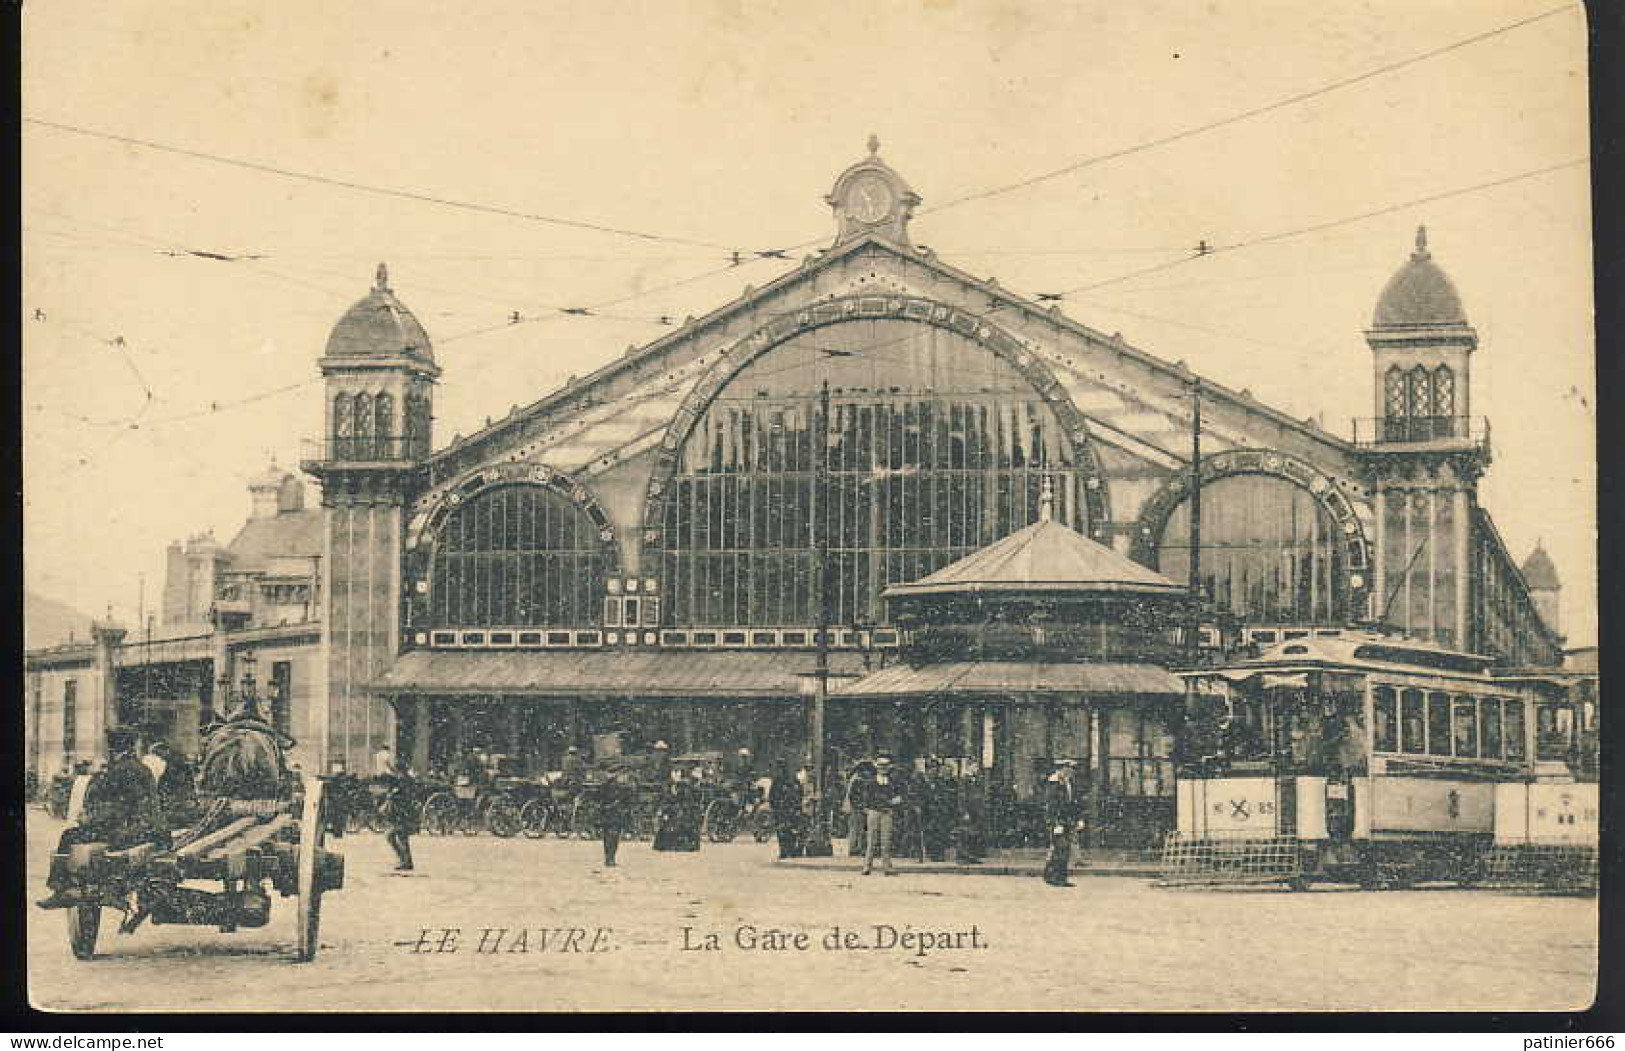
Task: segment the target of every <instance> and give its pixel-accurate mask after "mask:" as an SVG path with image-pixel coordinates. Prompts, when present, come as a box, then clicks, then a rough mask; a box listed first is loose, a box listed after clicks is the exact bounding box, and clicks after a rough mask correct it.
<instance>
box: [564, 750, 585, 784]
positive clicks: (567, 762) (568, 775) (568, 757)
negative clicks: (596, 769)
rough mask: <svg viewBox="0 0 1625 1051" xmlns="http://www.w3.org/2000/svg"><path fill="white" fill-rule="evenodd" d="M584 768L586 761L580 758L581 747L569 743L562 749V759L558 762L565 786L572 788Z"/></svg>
mask: <svg viewBox="0 0 1625 1051" xmlns="http://www.w3.org/2000/svg"><path fill="white" fill-rule="evenodd" d="M586 769H587V762H586V760H585V759H583V758H581V749H579V748H577V747H576V746H575V745H571V746H570V747H568V748H566V749H565V750H564V761H563V762H562V763H560V764H559V773H560V775H561V779H562V780H563V782H564V784H565V785H566V786H568V787H570V788H574V787H575V786H576V785H579V784H580V783H581V778H582V775H583V774H585V773H586Z"/></svg>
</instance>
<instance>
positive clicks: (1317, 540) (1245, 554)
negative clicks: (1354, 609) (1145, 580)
mask: <svg viewBox="0 0 1625 1051" xmlns="http://www.w3.org/2000/svg"><path fill="white" fill-rule="evenodd" d="M1157 569H1158V570H1159V571H1161V572H1162V574H1163V575H1164V576H1167V577H1170V578H1172V579H1174V580H1177V581H1180V582H1184V581H1186V580H1188V579H1190V501H1189V499H1186V500H1182V501H1180V503H1179V504H1178V505H1177V506H1176V507H1175V508H1174V510H1173V512H1172V513H1171V514H1170V515H1169V516H1168V522H1167V524H1166V525H1165V526H1164V527H1163V531H1162V538H1161V541H1160V542H1159V544H1158V547H1157ZM1201 569H1202V589H1203V592H1204V593H1205V594H1206V595H1207V597H1208V598H1209V600H1210V601H1212V602H1213V603H1214V604H1215V605H1217V607H1218V608H1219V609H1220V610H1222V611H1224V612H1227V613H1232V614H1234V615H1236V616H1238V617H1240V618H1241V619H1242V620H1244V621H1249V622H1251V623H1255V624H1257V623H1266V624H1267V623H1338V622H1341V621H1342V620H1344V619H1345V618H1346V613H1347V606H1348V596H1347V591H1348V586H1347V573H1346V571H1345V567H1344V564H1343V555H1342V545H1341V544H1340V542H1339V533H1338V531H1337V528H1336V524H1335V523H1334V522H1333V520H1332V516H1331V514H1330V513H1329V512H1328V511H1327V510H1326V509H1325V508H1324V507H1322V506H1321V505H1320V502H1319V501H1318V500H1316V499H1315V498H1314V496H1313V494H1311V493H1310V492H1309V490H1307V489H1305V488H1303V487H1302V486H1299V485H1296V484H1294V483H1292V482H1290V481H1288V480H1287V479H1285V478H1279V477H1276V476H1274V475H1264V474H1235V475H1229V476H1226V477H1223V478H1218V479H1215V480H1213V481H1211V482H1208V483H1207V484H1205V485H1204V486H1202V558H1201Z"/></svg>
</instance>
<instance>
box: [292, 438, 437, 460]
mask: <svg viewBox="0 0 1625 1051" xmlns="http://www.w3.org/2000/svg"><path fill="white" fill-rule="evenodd" d="M428 455H429V442H428V440H427V439H425V438H419V437H403V438H381V437H377V436H371V435H369V436H365V437H351V438H329V439H326V440H319V439H306V441H305V443H304V450H303V456H302V459H303V460H304V461H305V462H307V463H400V462H402V461H404V460H421V459H423V458H424V457H426V456H428Z"/></svg>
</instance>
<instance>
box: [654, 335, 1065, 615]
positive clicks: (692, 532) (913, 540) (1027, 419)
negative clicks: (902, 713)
mask: <svg viewBox="0 0 1625 1051" xmlns="http://www.w3.org/2000/svg"><path fill="white" fill-rule="evenodd" d="M823 381H827V382H828V384H829V388H830V419H829V421H828V423H827V427H821V425H820V422H819V418H818V413H819V389H820V384H821V382H823ZM821 432H822V433H826V434H827V447H826V450H824V451H825V452H826V453H827V457H828V459H827V475H826V480H825V485H824V487H823V492H822V494H820V492H819V487H818V462H817V456H818V455H819V453H820V451H821V450H820V449H819V448H818V438H817V435H818V434H819V433H821ZM1072 448H1073V447H1072V444H1071V441H1070V438H1069V436H1068V435H1067V434H1066V433H1065V432H1064V431H1063V430H1062V428H1061V427H1060V425H1059V423H1058V422H1057V420H1056V418H1055V415H1054V413H1053V412H1052V410H1051V409H1050V407H1049V405H1048V404H1047V403H1046V402H1045V401H1044V399H1043V397H1042V396H1041V395H1040V394H1039V393H1038V392H1037V391H1035V390H1034V389H1033V387H1032V385H1031V384H1030V383H1029V382H1028V381H1027V379H1026V378H1025V377H1024V376H1023V375H1022V374H1021V373H1020V372H1018V371H1017V370H1016V369H1015V368H1014V367H1013V366H1011V365H1009V364H1007V363H1006V362H1005V361H1004V360H1003V359H1001V358H999V357H998V356H996V355H994V354H993V353H992V352H990V351H988V350H986V349H985V348H983V347H982V346H981V345H980V344H978V343H976V342H975V341H973V340H971V339H969V338H967V337H965V336H963V335H960V334H958V333H955V332H950V331H947V330H944V329H940V328H936V327H934V326H929V325H924V324H920V323H917V322H910V321H902V320H889V319H888V320H879V319H876V320H858V321H851V322H844V323H841V324H837V325H832V326H828V327H825V328H822V329H819V330H817V331H814V332H809V333H806V334H804V335H801V336H798V337H795V338H793V339H791V340H789V341H788V342H786V343H783V344H781V345H779V346H778V347H775V348H774V349H772V350H770V351H768V352H766V353H765V354H763V355H762V356H761V357H759V358H758V359H757V360H756V361H754V362H753V363H752V364H750V365H749V366H747V367H746V368H744V369H743V370H741V371H740V372H739V373H738V374H737V375H736V376H735V377H734V378H733V380H731V381H730V383H729V384H728V386H727V387H725V388H724V389H723V390H722V391H721V393H720V394H719V395H718V396H717V397H716V398H714V399H713V400H712V401H711V403H710V404H709V405H708V406H707V407H706V409H705V410H704V412H703V414H702V415H701V416H700V418H699V419H698V420H697V421H696V423H695V425H694V427H693V429H692V430H691V431H690V432H689V434H688V437H687V439H686V440H685V442H684V443H683V445H682V447H681V449H680V450H679V457H678V463H677V467H676V471H675V474H674V476H673V479H672V482H671V484H670V485H669V486H668V488H667V491H666V493H665V496H664V500H665V504H664V507H663V509H662V510H663V519H662V544H663V545H664V548H665V552H664V570H663V572H664V581H663V584H664V588H665V591H666V596H667V608H668V610H669V616H670V618H671V619H672V621H673V622H675V623H678V624H696V625H716V626H725V625H762V626H773V625H785V626H789V625H808V624H812V623H814V622H815V621H816V619H817V601H816V594H817V591H816V586H815V581H814V580H813V574H812V555H813V549H814V546H815V544H816V539H817V530H818V529H819V528H822V529H823V530H824V536H825V537H827V538H828V547H829V554H830V564H829V575H828V578H827V579H828V586H829V589H830V590H829V600H830V601H829V605H830V609H831V618H832V621H833V622H834V623H836V624H850V623H853V622H858V621H870V622H878V621H880V620H882V619H883V618H884V617H885V616H886V607H885V603H884V601H883V600H882V598H881V592H882V591H884V590H885V588H886V587H887V586H889V585H891V584H895V583H901V582H906V581H912V580H918V579H919V578H921V577H923V576H926V575H927V574H929V573H932V572H934V571H935V570H937V569H940V568H941V567H943V566H945V565H947V564H948V563H949V562H952V561H955V560H956V559H959V558H963V557H964V556H965V555H968V554H970V553H971V552H972V551H975V550H977V549H978V548H980V547H983V546H985V545H987V544H990V543H992V542H993V541H995V540H998V539H999V538H1001V537H1004V536H1006V535H1008V534H1010V533H1013V532H1015V531H1016V530H1018V529H1021V528H1023V527H1025V526H1027V525H1029V524H1031V523H1032V522H1034V521H1036V520H1037V519H1038V515H1039V500H1040V493H1041V491H1042V486H1043V480H1044V479H1045V478H1046V477H1048V478H1049V479H1050V481H1051V484H1052V485H1053V488H1054V493H1055V517H1056V519H1057V520H1059V521H1062V522H1065V523H1067V524H1069V525H1071V526H1073V527H1074V528H1077V529H1080V530H1086V529H1087V526H1088V523H1087V522H1086V520H1085V519H1086V516H1087V510H1086V500H1085V499H1084V493H1083V485H1084V482H1083V480H1082V479H1081V478H1079V477H1078V475H1077V473H1076V472H1075V471H1074V469H1073V463H1072V455H1073V454H1072ZM815 509H818V510H815ZM820 512H821V513H820ZM815 514H816V515H818V517H817V519H816V520H815ZM818 523H822V525H821V526H820V525H819V524H818Z"/></svg>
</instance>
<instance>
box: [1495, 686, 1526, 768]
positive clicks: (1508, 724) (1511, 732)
mask: <svg viewBox="0 0 1625 1051" xmlns="http://www.w3.org/2000/svg"><path fill="white" fill-rule="evenodd" d="M1501 713H1502V714H1501V719H1502V721H1503V722H1504V723H1505V726H1504V731H1505V737H1506V757H1507V758H1508V759H1518V760H1522V759H1523V758H1524V756H1525V755H1526V754H1527V752H1526V751H1525V746H1524V741H1525V738H1524V733H1525V730H1524V722H1523V702H1522V701H1513V700H1508V701H1507V702H1506V703H1505V704H1503V705H1502V706H1501Z"/></svg>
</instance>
